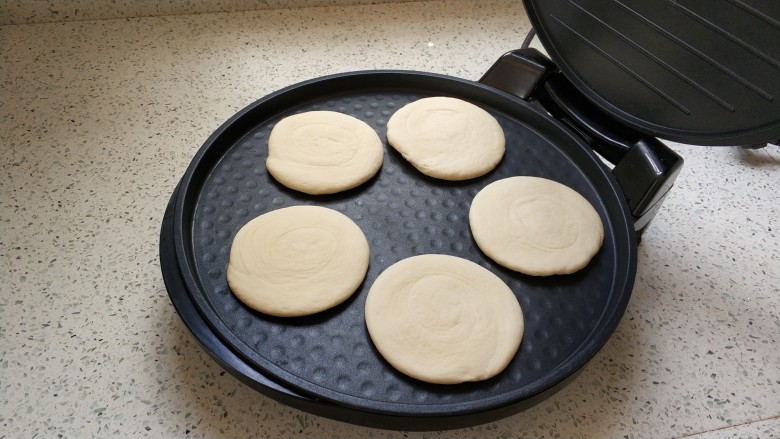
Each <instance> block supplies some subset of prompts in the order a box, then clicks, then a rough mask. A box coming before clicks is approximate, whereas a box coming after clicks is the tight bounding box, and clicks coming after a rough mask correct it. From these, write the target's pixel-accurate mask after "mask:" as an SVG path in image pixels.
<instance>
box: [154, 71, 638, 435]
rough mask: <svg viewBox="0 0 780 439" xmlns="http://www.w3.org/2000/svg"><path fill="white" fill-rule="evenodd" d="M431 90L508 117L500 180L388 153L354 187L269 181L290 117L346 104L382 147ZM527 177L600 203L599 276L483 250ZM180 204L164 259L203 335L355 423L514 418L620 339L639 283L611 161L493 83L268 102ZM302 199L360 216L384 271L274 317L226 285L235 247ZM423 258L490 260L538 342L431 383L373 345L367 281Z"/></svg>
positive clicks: (291, 91) (339, 91)
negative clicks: (508, 196) (489, 225)
mask: <svg viewBox="0 0 780 439" xmlns="http://www.w3.org/2000/svg"><path fill="white" fill-rule="evenodd" d="M427 96H454V97H457V98H460V99H464V100H467V101H470V102H472V103H474V104H476V105H479V106H480V107H482V108H484V109H486V110H487V111H489V112H490V113H491V114H492V115H493V116H495V117H496V119H497V120H498V121H499V123H500V124H501V126H502V128H503V129H504V132H505V135H506V140H507V150H506V155H505V157H504V159H503V161H502V162H501V163H500V165H499V166H498V167H497V168H496V169H495V170H494V171H492V172H491V173H489V174H488V175H486V176H484V177H481V178H477V179H473V180H469V181H465V182H446V181H442V180H437V179H431V178H428V177H425V176H424V175H422V174H420V173H419V172H418V171H417V170H415V169H414V168H413V167H412V166H410V165H409V164H408V163H407V162H406V161H405V160H404V159H403V158H402V157H401V156H400V155H398V154H397V153H395V152H394V150H392V149H391V148H390V147H387V145H386V144H385V146H386V148H385V158H384V164H383V165H382V168H381V170H380V172H379V174H378V175H377V176H376V177H375V178H373V179H372V180H370V181H369V182H367V183H365V184H363V185H361V186H360V187H358V188H355V189H353V190H350V191H347V192H343V193H341V194H336V195H329V196H309V195H305V194H302V193H299V192H295V191H291V190H289V189H287V188H285V187H283V186H281V185H280V184H278V183H277V182H275V181H274V180H273V178H271V177H270V176H269V175H268V173H267V172H266V169H265V164H264V162H265V158H266V156H267V149H266V148H267V140H268V135H269V133H270V131H271V129H272V127H273V126H274V124H275V123H276V122H277V121H279V120H280V119H281V118H283V117H285V116H289V115H291V114H295V113H299V112H303V111H309V110H333V111H339V112H342V113H346V114H349V115H352V116H355V117H357V118H359V119H361V120H363V121H365V122H367V123H368V124H369V125H371V126H372V127H373V128H374V129H375V130H376V131H377V133H378V134H379V136H380V138H382V139H383V141H384V140H385V124H386V122H387V120H388V119H389V117H390V116H391V115H392V114H393V112H395V111H396V110H397V109H399V108H400V107H401V106H403V105H405V104H407V103H409V102H411V101H414V100H416V99H419V98H423V97H427ZM514 175H532V176H540V177H546V178H550V179H553V180H556V181H559V182H561V183H563V184H566V185H568V186H570V187H572V188H574V189H575V190H577V191H578V192H579V193H581V194H582V195H583V196H584V197H585V198H587V199H588V200H589V201H590V202H591V203H592V204H593V206H594V207H595V208H596V210H597V211H598V212H599V214H600V216H601V218H602V220H603V222H604V226H605V232H606V235H605V239H604V245H603V247H602V249H601V250H600V252H599V253H598V255H597V256H596V257H595V258H594V259H593V260H592V261H591V263H590V264H589V265H588V266H587V267H586V268H585V269H583V270H581V271H579V272H577V273H575V274H572V275H566V276H552V277H531V276H525V275H522V274H519V273H516V272H513V271H509V270H506V269H503V268H501V267H500V266H498V265H497V264H495V263H493V262H492V261H490V260H489V259H488V258H486V257H485V256H484V255H483V254H482V253H481V252H480V251H479V249H478V248H477V247H476V245H475V243H474V241H473V239H472V238H471V234H470V231H469V226H468V209H469V206H470V203H471V200H472V198H473V197H474V195H475V194H476V193H477V192H478V191H479V190H480V189H481V188H483V187H484V186H486V185H487V184H489V183H491V182H493V181H495V180H498V179H501V178H505V177H510V176H514ZM174 197H175V200H173V199H172V203H173V204H172V212H169V215H167V216H166V223H165V224H164V227H163V231H162V234H161V264H162V266H163V273H164V276H165V280H166V285H167V286H168V290H169V293H170V295H171V298H172V300H173V302H174V304H176V305H177V310H179V312H180V315H181V316H182V318H183V319H184V320H185V323H187V325H188V327H189V328H190V330H192V331H193V333H194V334H195V335H196V337H197V338H198V340H199V341H200V342H201V343H202V344H203V345H204V346H205V347H206V349H207V351H209V353H210V354H211V355H212V356H214V357H215V358H217V360H218V361H220V363H221V364H223V365H224V366H226V367H227V368H228V370H230V371H231V372H233V373H234V374H236V375H237V376H238V377H239V378H241V379H242V380H243V381H244V382H247V383H248V384H250V385H252V386H254V387H255V388H257V389H259V390H261V391H264V392H265V393H267V394H270V395H271V396H273V397H277V399H281V400H283V402H287V403H290V404H292V405H296V406H298V407H299V408H303V409H306V410H309V411H313V412H315V413H318V414H323V415H326V416H332V417H337V418H340V419H345V420H348V421H350V422H355V423H367V424H369V425H374V426H384V427H391V428H397V429H420V428H446V427H453V426H462V425H467V424H475V423H479V422H487V421H490V420H493V419H495V418H496V417H498V416H505V415H506V414H507V412H511V411H516V410H519V409H520V408H522V407H523V406H524V405H527V404H529V403H531V402H534V401H538V400H539V398H542V397H545V396H549V394H550V393H551V392H552V391H554V390H555V389H557V388H558V387H559V386H560V385H561V384H562V383H564V382H565V381H566V380H567V378H571V377H572V376H573V375H574V374H575V373H576V372H577V371H578V370H579V369H580V368H582V367H583V366H584V365H585V364H586V363H587V362H588V360H590V359H591V358H592V357H593V355H595V353H596V352H597V351H598V350H599V349H600V348H601V346H602V345H603V344H604V343H605V342H606V341H607V339H608V338H609V336H610V335H611V334H612V332H613V331H614V329H615V328H616V326H617V324H618V322H619V320H620V318H621V316H622V315H623V313H624V311H625V308H626V306H627V304H628V300H629V297H630V294H631V289H632V286H633V282H634V278H635V271H636V238H635V233H634V229H633V224H632V219H631V216H630V214H629V213H628V209H627V206H626V203H625V200H624V197H623V195H622V193H621V192H620V189H619V188H618V187H617V184H616V183H615V180H614V179H613V178H612V176H611V175H610V172H609V169H607V168H606V167H605V166H604V165H603V164H602V162H601V161H600V159H599V158H597V157H596V156H595V155H594V154H593V152H592V151H591V150H590V149H589V148H587V147H586V146H585V145H584V144H583V143H582V142H581V141H580V140H579V139H578V138H577V137H575V136H574V135H573V134H571V132H570V131H568V130H567V129H565V128H563V127H562V125H560V124H559V123H558V122H556V121H555V120H553V119H552V118H550V117H549V116H548V115H547V114H546V113H545V112H543V110H539V109H538V108H537V107H534V106H532V105H530V104H528V103H526V102H525V101H523V100H521V99H519V98H516V97H514V96H512V95H510V94H508V93H504V92H502V91H499V90H497V89H495V88H492V87H489V86H486V85H483V84H480V83H476V82H471V81H466V80H461V79H456V78H452V77H447V76H441V75H436V74H430V73H417V72H399V71H370V72H355V73H346V74H339V75H334V76H329V77H324V78H319V79H315V80H312V81H308V82H304V83H301V84H298V85H295V86H291V87H288V88H286V89H284V90H281V91H279V92H277V93H274V94H272V95H270V96H268V97H266V98H263V99H261V100H259V101H257V102H255V103H254V104H252V105H250V106H249V107H247V108H246V109H244V110H242V111H241V112H239V113H238V114H236V115H235V116H234V117H233V118H231V119H230V120H229V121H227V122H226V123H225V124H224V125H223V126H222V127H220V128H219V129H218V130H217V131H216V132H215V133H214V134H213V135H212V136H211V137H210V138H209V139H208V140H207V141H206V143H205V144H204V145H203V147H202V148H201V149H200V151H199V152H198V153H197V155H196V156H195V158H194V159H193V161H192V163H191V164H190V166H189V168H188V170H187V172H186V174H185V175H184V177H183V178H182V180H181V182H180V185H179V187H178V189H177V191H176V192H175V194H174ZM298 204H309V205H321V206H326V207H329V208H332V209H336V210H338V211H340V212H342V213H344V214H345V215H347V216H349V217H350V218H352V219H353V220H354V221H355V222H356V223H357V224H358V225H359V226H360V228H361V229H362V230H363V232H364V233H365V234H366V236H367V238H368V240H369V243H370V248H371V262H370V267H369V270H368V274H367V276H366V280H365V282H364V283H363V285H362V286H361V287H360V289H359V290H358V291H357V292H356V293H355V294H354V295H353V296H352V297H351V298H350V299H349V300H348V301H347V302H346V303H344V304H342V305H340V306H338V307H336V308H334V309H332V310H329V311H325V312H322V313H319V314H317V315H314V316H309V317H301V318H290V319H281V318H274V317H269V316H266V315H263V314H260V313H257V312H254V311H252V310H250V309H248V308H246V307H245V306H243V305H242V303H241V302H239V301H238V300H237V299H236V298H235V297H234V296H233V295H232V293H231V292H230V290H229V288H228V285H227V281H226V278H225V268H226V265H227V262H228V254H229V250H230V246H231V243H232V239H233V237H234V236H235V233H236V232H237V231H238V230H239V229H240V228H241V226H243V225H244V224H245V223H247V222H248V221H249V220H251V219H252V218H254V217H256V216H258V215H260V214H262V213H265V212H268V211H271V210H274V209H278V208H282V207H285V206H291V205H298ZM423 253H444V254H450V255H455V256H460V257H463V258H466V259H469V260H471V261H474V262H477V263H479V264H480V265H482V266H484V267H486V268H487V269H489V270H490V271H492V272H493V273H495V274H497V275H498V276H499V277H500V278H501V279H502V280H504V281H505V282H506V283H507V284H508V285H509V286H510V287H511V289H512V290H513V291H514V292H515V294H516V295H517V298H518V300H519V301H520V303H521V305H522V308H523V312H524V316H525V320H526V331H525V336H524V338H523V341H522V345H521V348H520V351H519V352H518V354H517V356H516V357H515V358H514V360H513V361H512V362H511V363H510V364H509V366H508V367H507V368H506V370H505V371H504V372H502V373H501V374H499V375H498V376H497V377H495V378H493V379H490V380H487V381H483V382H477V383H466V384H459V385H449V386H444V385H433V384H427V383H423V382H420V381H417V380H414V379H411V378H408V377H406V376H404V375H403V374H400V373H398V372H397V371H395V370H394V369H393V368H392V367H391V366H389V365H388V364H387V363H386V362H385V361H384V360H383V359H382V358H381V356H380V355H379V354H378V352H377V351H376V350H375V349H374V347H373V345H372V343H371V341H370V339H369V337H368V334H367V331H366V328H365V323H364V312H363V307H364V303H365V299H366V294H367V292H368V289H369V287H370V286H371V284H372V283H373V282H374V280H375V279H376V277H377V276H378V275H379V273H381V272H382V271H383V270H384V269H386V268H387V267H389V266H390V265H391V264H393V263H395V262H397V261H399V260H401V259H403V258H406V257H410V256H413V255H418V254H423ZM442 306H446V304H442ZM193 310H197V313H195V312H193ZM299 403H300V404H299Z"/></svg>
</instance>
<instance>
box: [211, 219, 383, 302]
mask: <svg viewBox="0 0 780 439" xmlns="http://www.w3.org/2000/svg"><path fill="white" fill-rule="evenodd" d="M368 260H369V249H368V241H367V240H366V236H365V235H364V234H363V232H362V231H361V230H360V228H359V227H358V225H357V224H355V223H354V222H353V221H352V220H351V219H349V218H348V217H347V216H345V215H343V214H341V213H339V212H337V211H335V210H332V209H328V208H325V207H319V206H293V207H286V208H282V209H278V210H274V211H271V212H268V213H265V214H263V215H260V216H259V217H257V218H255V219H253V220H252V221H250V222H248V223H247V224H246V225H245V226H244V227H242V228H241V229H240V230H239V231H238V233H237V234H236V237H235V238H234V239H233V245H232V247H231V248H230V261H229V263H228V268H227V281H228V284H229V286H230V289H231V290H232V291H233V294H235V295H236V297H238V299H239V300H240V301H241V302H243V303H244V304H246V305H247V306H249V307H250V308H252V309H254V310H256V311H260V312H262V313H265V314H270V315H274V316H279V317H293V316H303V315H309V314H314V313H317V312H320V311H323V310H326V309H328V308H331V307H333V306H336V305H338V304H339V303H341V302H343V301H344V300H345V299H347V298H348V297H349V296H350V295H352V293H354V292H355V290H357V288H358V287H359V286H360V284H361V282H363V278H364V277H365V275H366V271H367V270H368Z"/></svg>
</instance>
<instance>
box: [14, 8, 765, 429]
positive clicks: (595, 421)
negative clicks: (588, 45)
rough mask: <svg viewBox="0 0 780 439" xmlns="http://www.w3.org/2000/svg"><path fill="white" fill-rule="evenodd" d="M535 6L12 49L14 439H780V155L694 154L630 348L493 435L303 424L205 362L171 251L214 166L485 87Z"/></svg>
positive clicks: (317, 12)
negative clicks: (269, 129)
mask: <svg viewBox="0 0 780 439" xmlns="http://www.w3.org/2000/svg"><path fill="white" fill-rule="evenodd" d="M528 29H529V23H528V21H527V19H526V17H525V14H524V11H523V9H522V6H521V5H520V3H519V2H516V1H489V2H488V1H465V0H464V1H433V2H418V3H414V4H413V6H410V4H409V3H406V4H390V3H388V4H381V5H353V6H328V7H315V8H302V9H271V10H262V11H253V12H234V13H214V14H200V15H179V16H161V17H150V18H134V19H116V20H102V21H82V22H71V23H62V22H60V23H47V24H23V25H5V26H2V27H0V56H2V61H0V62H1V64H0V169H2V176H0V274H1V275H2V282H1V283H0V370H1V371H2V374H0V438H30V437H47V438H49V437H74V438H83V437H112V436H115V437H155V438H157V437H180V438H184V437H207V438H215V437H224V438H237V437H292V436H300V437H342V436H343V437H361V438H364V437H388V438H395V437H399V438H400V437H426V438H433V437H448V438H450V437H455V438H466V437H547V438H550V437H593V438H605V437H648V438H667V437H696V438H705V437H706V438H746V437H756V438H769V437H778V436H780V345H779V344H778V343H780V239H779V238H778V231H779V230H780V224H779V222H780V221H779V220H780V191H778V183H779V182H780V150H778V148H777V147H776V146H770V147H768V148H765V149H762V150H755V151H754V150H743V149H739V148H727V147H724V148H704V147H694V146H684V145H676V144H673V145H672V146H673V148H674V149H675V150H676V151H677V152H678V153H680V154H681V155H682V156H683V157H684V158H685V159H686V164H685V167H684V169H683V172H682V174H681V175H680V177H679V179H678V181H677V184H676V187H675V188H674V189H673V190H672V192H671V194H670V195H669V197H668V199H667V200H666V202H665V205H664V207H663V209H662V211H661V212H660V213H659V215H658V217H657V218H656V219H655V221H654V223H653V224H652V226H651V228H650V229H649V230H648V231H647V232H646V234H645V236H644V240H643V242H642V244H641V245H640V247H639V267H638V274H637V280H636V286H635V288H634V292H633V295H632V298H631V302H630V304H629V307H628V311H627V312H626V314H625V317H624V318H623V320H622V322H621V324H620V326H619V327H618V329H617V331H616V333H615V334H614V336H613V337H612V338H611V339H610V340H609V342H608V343H607V344H606V346H605V347H604V348H603V349H602V350H601V352H599V354H598V355H597V356H596V357H595V359H594V360H593V361H592V362H591V363H589V365H588V366H586V368H585V370H584V371H583V372H582V374H581V375H579V377H577V379H576V380H575V381H574V382H573V383H572V384H570V385H569V386H567V387H565V388H564V389H563V390H562V391H561V392H559V393H558V394H556V395H554V396H553V397H551V398H550V399H548V400H546V401H543V402H542V403H540V404H539V405H537V406H535V407H533V408H531V409H529V410H527V411H525V412H522V413H519V414H516V415H514V416H511V417H509V418H506V419H503V420H501V421H498V422H493V423H490V424H486V425H482V426H478V427H473V428H467V429H462V430H454V431H448V432H429V433H404V432H393V431H385V430H375V429H370V428H365V427H358V426H353V425H350V424H345V423H341V422H338V421H333V420H329V419H326V418H322V417H319V416H315V415H311V414H308V413H304V412H300V411H298V410H295V409H291V408H289V407H286V406H284V405H282V404H280V403H277V402H275V401H274V400H271V399H269V398H266V397H264V396H262V395H261V394H259V393H257V392H256V391H254V390H252V389H250V388H249V387H247V386H245V385H243V384H242V383H240V382H239V381H238V380H237V379H235V378H233V377H232V376H231V375H230V374H227V373H225V372H223V370H222V369H220V367H219V366H218V365H217V364H216V363H215V362H214V361H213V360H212V359H211V358H210V357H209V356H208V355H207V354H205V353H204V352H203V351H202V350H201V348H200V347H199V346H198V344H197V343H196V342H195V341H194V339H193V338H192V336H191V335H190V334H189V332H188V331H187V329H186V328H185V326H184V325H183V323H182V322H181V320H180V319H179V317H178V315H177V314H176V312H175V310H174V308H173V306H172V305H171V302H170V300H169V298H168V295H167V293H166V290H165V286H164V284H163V280H162V277H161V274H160V267H159V258H158V247H157V245H158V238H159V228H160V222H161V219H162V215H163V211H164V209H165V205H166V202H167V200H168V197H169V196H170V194H171V192H172V190H173V188H174V186H175V185H176V183H177V181H178V180H179V178H180V177H181V176H182V174H183V172H184V170H185V169H186V167H187V165H188V163H189V161H190V159H191V158H192V156H193V155H194V154H195V152H196V150H197V149H198V148H199V146H200V145H201V144H202V143H203V141H204V140H205V139H206V138H207V137H208V136H209V134H210V133H211V132H212V131H213V130H214V129H216V128H217V127H218V126H219V125H220V124H221V123H222V122H223V121H225V120H226V119H227V118H228V117H230V116H231V115H232V114H233V113H234V112H236V111H237V110H239V109H241V108H243V107H244V106H245V105H247V104H249V103H250V102H252V101H254V100H256V99H258V98H260V97H262V96H264V95H266V94H267V93H269V92H271V91H274V90H276V89H279V88H281V87H284V86H286V85H290V84H292V83H295V82H298V81H302V80H305V79H309V78H313V77H317V76H321V75H324V74H329V73H336V72H342V71H350V70H362V69H383V68H388V69H411V70H422V71H431V72H439V73H445V74H449V75H453V76H457V77H462V78H467V79H478V78H479V77H480V76H481V74H482V73H483V72H485V70H486V69H487V68H488V67H489V66H490V65H491V64H492V63H493V61H494V60H495V59H496V57H498V56H499V55H500V54H502V53H503V52H505V51H507V50H510V49H514V48H517V47H518V46H519V45H520V42H521V41H522V39H523V37H524V35H525V33H526V32H527V30H528Z"/></svg>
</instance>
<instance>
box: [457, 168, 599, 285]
mask: <svg viewBox="0 0 780 439" xmlns="http://www.w3.org/2000/svg"><path fill="white" fill-rule="evenodd" d="M469 225H470V227H471V234H472V235H473V236H474V240H475V241H476V243H477V246H479V248H480V249H481V250H482V251H483V252H484V253H485V254H486V255H487V256H488V257H490V258H491V259H493V260H494V261H496V262H497V263H499V264H501V265H503V266H504V267H507V268H510V269H512V270H515V271H519V272H521V273H525V274H530V275H535V276H549V275H553V274H569V273H573V272H575V271H577V270H580V269H581V268H583V267H585V266H586V265H587V264H588V262H589V261H590V260H591V258H592V257H593V256H594V255H595V254H596V253H597V252H598V251H599V249H600V248H601V244H602V242H603V240H604V226H603V224H602V223H601V218H600V217H599V214H598V213H597V212H596V210H595V209H594V208H593V206H591V204H590V203H589V202H588V200H586V199H585V198H584V197H583V196H582V195H580V194H579V193H577V192H576V191H575V190H573V189H571V188H569V187H567V186H564V185H562V184H560V183H558V182H555V181H552V180H547V179H544V178H538V177H510V178H505V179H503V180H498V181H495V182H493V183H491V184H489V185H487V186H485V187H484V188H483V189H482V190H481V191H479V193H477V195H476V196H475V197H474V200H473V201H472V203H471V209H470V210H469Z"/></svg>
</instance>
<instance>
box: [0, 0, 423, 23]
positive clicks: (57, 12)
mask: <svg viewBox="0 0 780 439" xmlns="http://www.w3.org/2000/svg"><path fill="white" fill-rule="evenodd" d="M402 1H415V0H0V25H4V24H32V23H57V22H63V21H83V20H105V19H112V18H137V17H157V16H161V15H182V14H203V13H213V12H239V11H253V10H260V9H275V8H296V7H297V8H300V7H313V6H338V5H358V4H377V3H388V2H392V3H400V2H402Z"/></svg>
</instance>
